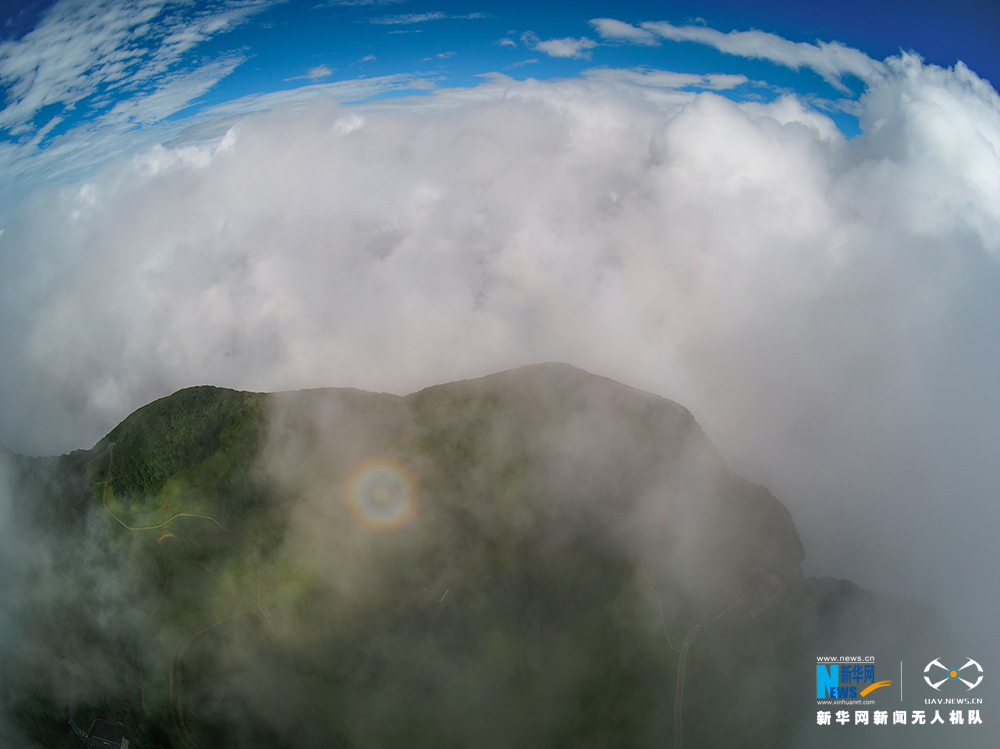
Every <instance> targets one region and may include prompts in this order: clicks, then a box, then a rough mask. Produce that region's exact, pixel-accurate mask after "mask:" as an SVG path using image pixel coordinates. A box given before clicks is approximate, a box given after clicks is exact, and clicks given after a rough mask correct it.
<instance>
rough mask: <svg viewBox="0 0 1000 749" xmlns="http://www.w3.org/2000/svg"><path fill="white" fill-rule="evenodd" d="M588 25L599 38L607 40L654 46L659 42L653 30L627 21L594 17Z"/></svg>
mask: <svg viewBox="0 0 1000 749" xmlns="http://www.w3.org/2000/svg"><path fill="white" fill-rule="evenodd" d="M590 25H591V26H593V27H594V30H595V31H597V33H598V35H600V37H601V39H604V40H605V41H607V42H626V43H628V44H639V45H642V46H645V47H655V46H657V45H658V44H659V43H660V40H659V39H658V38H657V37H656V34H654V33H653V32H651V31H649V30H647V29H640V28H638V27H636V26H633V25H632V24H629V23H624V22H622V21H616V20H615V19H613V18H595V19H593V20H591V22H590Z"/></svg>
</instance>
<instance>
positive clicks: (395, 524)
mask: <svg viewBox="0 0 1000 749" xmlns="http://www.w3.org/2000/svg"><path fill="white" fill-rule="evenodd" d="M419 492H420V480H419V477H418V475H417V472H416V471H415V470H414V469H413V468H412V467H411V466H410V465H409V464H408V463H407V462H406V461H404V460H403V459H401V458H399V457H397V456H395V455H389V454H378V455H371V456H369V457H367V458H365V459H364V460H362V461H361V462H359V463H358V464H357V465H355V466H354V467H353V468H352V469H351V471H350V473H348V474H347V477H346V479H345V481H344V498H345V500H346V502H347V506H348V509H349V510H350V512H351V515H352V516H353V518H354V519H355V520H356V521H357V523H358V524H359V525H361V526H362V527H364V528H366V529H367V530H370V531H373V532H376V533H388V532H391V531H395V530H399V529H400V528H403V527H405V526H407V525H409V524H410V523H411V522H413V520H414V518H415V517H416V515H417V503H418V502H417V500H418V496H419Z"/></svg>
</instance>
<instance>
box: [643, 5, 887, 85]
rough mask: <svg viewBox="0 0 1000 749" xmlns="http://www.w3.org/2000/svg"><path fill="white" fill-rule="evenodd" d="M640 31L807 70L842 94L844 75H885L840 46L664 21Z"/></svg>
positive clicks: (873, 63) (873, 62) (872, 63)
mask: <svg viewBox="0 0 1000 749" xmlns="http://www.w3.org/2000/svg"><path fill="white" fill-rule="evenodd" d="M641 27H642V29H643V30H645V31H648V32H651V33H653V34H656V35H658V36H660V37H662V38H664V39H670V40H671V41H675V42H697V43H698V44H707V45H708V46H710V47H715V48H716V49H717V50H719V51H720V52H724V53H726V54H729V55H737V56H739V57H747V58H751V59H760V60H769V61H771V62H774V63H777V64H779V65H785V66H787V67H790V68H793V69H795V70H798V69H799V68H803V67H805V68H809V69H811V70H813V71H815V72H816V73H818V74H819V75H821V76H822V77H823V79H824V80H826V81H827V82H828V83H829V84H830V85H832V86H834V87H835V88H837V89H839V90H841V91H848V89H847V87H846V86H845V85H844V83H843V81H842V80H841V79H842V77H843V76H844V75H853V76H857V77H858V78H860V79H862V80H864V81H869V80H871V79H872V78H873V77H874V76H878V75H882V74H884V72H885V66H884V65H883V64H882V63H880V62H878V61H876V60H873V59H871V58H870V57H868V55H866V54H865V53H864V52H861V51H859V50H856V49H853V48H851V47H847V46H845V45H843V44H841V43H840V42H823V41H817V42H816V44H806V43H805V42H792V41H789V40H787V39H784V38H782V37H780V36H777V35H776V34H769V33H766V32H763V31H731V32H729V33H728V34H724V33H722V32H721V31H717V30H715V29H710V28H706V27H704V26H674V25H672V24H669V23H667V22H665V21H655V22H650V23H643V24H641Z"/></svg>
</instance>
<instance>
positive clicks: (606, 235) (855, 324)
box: [0, 56, 1000, 627]
mask: <svg viewBox="0 0 1000 749" xmlns="http://www.w3.org/2000/svg"><path fill="white" fill-rule="evenodd" d="M649 74H650V71H644V72H643V71H640V72H638V73H637V72H635V71H632V72H628V73H627V74H614V73H613V71H612V72H605V73H602V74H600V75H592V76H591V77H589V78H587V79H585V80H575V81H555V82H551V83H541V82H537V81H527V82H524V83H518V82H515V81H512V80H511V79H507V78H503V77H500V76H498V77H495V78H494V79H492V80H490V81H489V82H487V83H484V84H482V85H481V86H479V87H478V88H475V89H468V90H454V89H453V90H450V91H448V92H441V93H440V94H435V95H433V96H431V97H423V98H422V99H421V100H420V101H419V102H414V103H412V104H408V103H407V102H398V101H397V102H394V103H390V104H386V105H384V106H381V107H380V106H376V105H371V106H368V107H367V108H363V109H359V108H355V109H351V108H345V107H341V106H338V105H337V104H335V103H334V102H333V101H332V100H329V99H323V98H320V99H317V100H316V101H314V102H313V103H312V104H310V105H309V106H308V107H306V108H305V109H304V110H303V109H301V108H300V109H291V108H287V109H281V108H279V109H276V110H275V111H274V112H273V113H271V114H268V115H257V116H254V117H253V118H248V119H244V120H241V121H240V122H239V124H238V125H236V126H235V127H234V128H233V129H231V130H230V132H229V134H228V135H226V137H225V138H224V139H223V140H222V142H221V143H220V145H219V146H218V148H216V149H214V150H213V149H199V148H194V147H187V148H175V149H171V148H165V147H162V146H161V147H157V148H154V149H151V150H149V151H147V152H145V153H143V154H141V155H140V156H137V157H135V158H133V159H131V160H130V161H128V162H123V163H120V164H118V165H117V166H116V167H114V168H112V169H110V170H108V171H106V172H105V173H104V174H102V175H101V176H100V177H99V178H97V179H95V180H93V181H92V182H89V183H87V184H84V185H79V186H76V187H74V188H73V189H65V190H61V191H58V192H51V193H48V194H38V195H36V196H35V197H34V198H32V199H31V200H29V201H27V202H26V203H25V204H24V207H23V208H22V210H21V211H20V213H19V214H18V215H17V216H16V217H15V218H14V219H13V220H12V221H10V222H9V223H8V224H7V226H6V227H5V229H4V232H3V234H2V235H0V279H2V280H0V299H2V302H0V304H2V306H3V312H2V314H3V318H4V320H5V325H4V328H3V330H2V331H0V362H2V364H0V381H2V383H3V386H4V387H3V392H4V396H3V399H2V401H0V423H2V424H3V430H4V431H3V434H2V440H3V441H4V443H5V444H6V445H7V446H8V447H11V448H14V449H19V450H23V451H27V452H57V451H65V450H69V449H72V448H77V447H84V446H89V445H91V444H93V443H94V442H95V441H96V439H97V438H98V437H100V436H101V435H103V434H104V433H105V432H107V431H108V429H109V428H110V427H111V426H113V425H114V423H115V422H117V421H118V420H120V419H121V418H123V417H124V416H125V415H126V414H127V413H128V412H129V411H131V410H132V409H134V408H136V407H137V406H139V405H141V404H143V403H145V402H147V401H149V400H151V399H153V398H155V397H158V396H162V395H165V394H167V393H169V392H171V391H173V390H175V389H177V388H180V387H183V386H186V385H193V384H199V383H211V384H217V385H224V386H231V387H237V388H243V389H258V390H274V389H293V388H303V387H314V386H323V385H352V386H357V387H362V388H364V389H369V390H387V391H392V392H397V393H405V392H410V391H413V390H415V389H417V388H419V387H422V386H425V385H429V384H432V383H435V382H442V381H447V380H453V379H457V378H462V377H468V376H474V375H479V374H484V373H487V372H490V371H494V370H499V369H503V368H507V367H511V366H515V365H519V364H524V363H528V362H532V361H543V360H562V361H567V362H570V363H573V364H576V365H579V366H582V367H584V368H587V369H590V370H591V371H595V372H598V373H600V374H605V375H608V376H611V377H614V378H616V379H618V380H621V381H624V382H626V383H629V384H632V385H636V386H639V387H642V388H645V389H648V390H652V391H654V392H657V393H659V394H662V395H666V396H668V397H671V398H674V399H675V400H678V401H680V402H682V403H684V404H685V405H686V406H688V407H689V408H691V410H692V411H693V412H694V414H695V416H696V417H697V418H698V419H699V421H700V422H701V423H702V424H703V425H704V426H705V428H706V431H707V432H708V434H709V436H710V437H711V438H712V439H713V440H714V441H715V442H716V443H717V444H718V445H719V446H720V448H721V449H722V452H723V454H724V455H725V456H726V457H727V459H728V460H730V462H731V464H732V467H733V468H735V469H736V470H738V471H740V472H743V473H744V474H747V475H748V477H749V478H751V479H754V480H757V481H761V482H764V483H767V484H768V485H769V486H770V487H771V488H772V489H773V490H774V491H775V493H776V494H777V495H778V496H779V497H781V498H782V499H783V500H784V501H786V502H787V503H788V504H789V505H790V507H791V508H792V510H793V513H794V514H795V517H796V521H797V522H798V523H799V524H800V527H801V528H802V530H803V540H804V542H805V544H806V548H807V552H808V553H809V554H810V561H811V563H812V564H813V565H815V567H814V569H816V570H821V571H824V572H832V573H837V574H845V575H850V576H852V577H854V578H855V579H858V580H859V581H861V582H863V583H867V584H869V585H876V586H879V587H883V588H902V589H904V590H906V591H909V592H911V593H916V594H919V593H921V592H922V591H931V592H934V591H937V592H938V593H940V594H941V595H942V600H943V596H944V592H945V591H950V594H952V595H953V596H954V598H955V601H960V602H961V604H962V605H963V606H965V609H964V611H966V612H968V614H969V616H970V621H971V622H973V623H972V624H970V625H969V626H972V627H975V626H976V625H975V624H974V621H975V617H976V616H980V617H982V616H986V615H987V614H989V613H990V612H989V610H988V604H986V603H985V602H983V601H982V600H981V594H982V591H983V590H989V589H991V587H990V586H991V585H992V583H991V582H989V581H988V580H987V579H986V578H987V575H986V573H985V572H977V569H978V567H977V565H978V563H977V562H976V560H977V559H979V558H980V557H979V556H978V553H977V552H975V549H977V548H980V549H981V548H986V547H985V546H983V545H984V544H988V543H989V536H988V533H987V532H986V531H985V530H984V529H985V528H987V527H994V525H995V522H996V520H997V517H996V509H995V501H994V496H993V492H994V488H995V486H996V485H997V483H996V480H997V479H998V478H1000V477H998V476H997V475H996V474H997V469H996V467H995V466H997V465H1000V460H998V458H1000V456H998V455H997V448H996V440H995V434H996V429H997V427H998V426H1000V392H998V386H997V383H996V378H995V376H994V373H995V371H996V368H997V366H998V365H1000V350H998V347H997V343H996V337H995V324H996V320H997V319H998V313H1000V310H998V308H997V302H996V300H997V299H1000V273H998V270H997V255H998V253H1000V239H998V238H1000V179H998V177H997V175H998V174H1000V157H998V153H1000V99H998V97H997V94H996V92H995V91H993V89H992V88H991V87H990V86H989V85H988V84H986V83H984V82H983V81H981V80H979V79H978V78H977V77H976V76H975V75H974V74H973V73H971V72H970V71H968V70H967V69H965V68H964V67H963V66H958V67H956V68H955V69H951V70H945V69H940V68H936V67H933V66H927V65H924V64H922V63H921V61H920V60H919V59H918V58H916V57H913V56H902V57H899V58H894V59H891V60H889V61H887V63H886V64H885V65H884V73H881V74H879V75H877V76H873V77H871V79H870V87H869V90H868V91H867V93H866V94H865V95H864V96H863V98H862V101H861V106H862V109H863V115H862V122H863V125H864V129H865V134H864V135H862V136H859V137H857V138H855V139H853V140H851V141H847V140H845V139H844V138H843V137H842V136H841V135H840V133H839V132H838V131H837V129H836V128H835V127H834V126H833V124H832V122H831V121H830V120H829V119H827V118H826V117H824V116H822V115H820V114H817V113H816V112H815V111H813V110H810V109H808V108H807V107H805V106H804V105H803V103H802V102H801V101H799V100H798V99H796V98H795V97H785V98H782V99H779V100H777V101H775V102H773V103H770V104H763V103H753V102H751V103H746V104H743V105H738V104H735V103H733V102H731V101H729V100H726V99H724V98H721V97H719V96H717V95H714V94H711V93H705V94H698V95H695V94H692V93H685V92H678V91H675V90H674V91H668V92H667V93H664V89H663V87H662V85H661V84H662V83H663V81H660V80H658V79H656V77H655V76H654V77H653V78H652V79H647V78H646V77H645V76H648V75H649ZM844 539H847V540H846V541H845V540H844ZM955 539H961V540H962V543H961V544H959V543H956V542H955ZM959 569H962V570H964V571H965V572H964V577H962V578H961V579H962V580H963V582H962V583H961V584H960V585H958V584H956V583H955V581H954V579H953V575H954V574H956V570H959Z"/></svg>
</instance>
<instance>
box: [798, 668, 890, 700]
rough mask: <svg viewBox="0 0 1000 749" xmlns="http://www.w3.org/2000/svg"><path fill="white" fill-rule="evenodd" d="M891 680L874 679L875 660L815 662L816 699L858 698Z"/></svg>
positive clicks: (887, 684) (887, 683) (865, 695)
mask: <svg viewBox="0 0 1000 749" xmlns="http://www.w3.org/2000/svg"><path fill="white" fill-rule="evenodd" d="M891 684H892V682H891V681H888V680H886V681H875V662H874V660H866V661H864V662H861V663H856V662H846V659H845V660H844V661H835V662H834V661H832V659H831V662H829V663H817V664H816V699H818V700H860V699H863V698H864V697H867V696H868V695H869V694H871V693H872V692H874V691H875V690H876V689H881V688H882V687H887V686H889V685H891Z"/></svg>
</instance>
